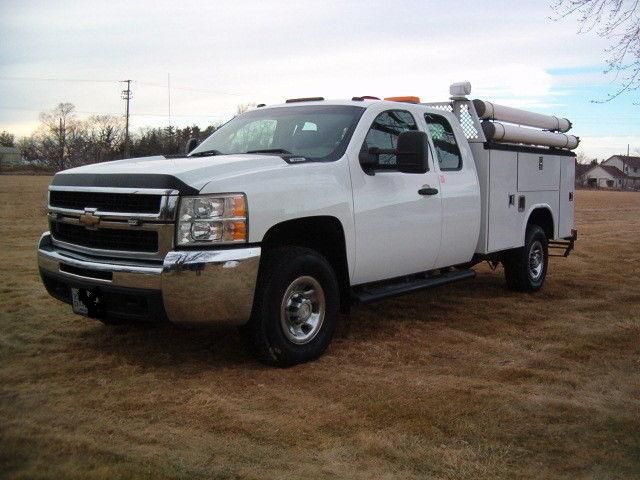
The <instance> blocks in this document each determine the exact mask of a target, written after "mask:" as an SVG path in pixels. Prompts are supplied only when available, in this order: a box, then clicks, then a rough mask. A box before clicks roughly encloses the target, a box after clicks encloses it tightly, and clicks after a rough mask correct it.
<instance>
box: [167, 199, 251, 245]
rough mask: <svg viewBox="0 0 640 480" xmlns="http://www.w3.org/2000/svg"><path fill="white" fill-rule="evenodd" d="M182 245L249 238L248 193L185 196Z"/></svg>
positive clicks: (180, 227) (180, 229)
mask: <svg viewBox="0 0 640 480" xmlns="http://www.w3.org/2000/svg"><path fill="white" fill-rule="evenodd" d="M176 239H177V244H178V245H197V244H203V243H235V242H246V241H247V199H246V197H245V196H244V194H229V195H200V196H197V197H182V198H181V199H180V211H179V215H178V230H177V235H176Z"/></svg>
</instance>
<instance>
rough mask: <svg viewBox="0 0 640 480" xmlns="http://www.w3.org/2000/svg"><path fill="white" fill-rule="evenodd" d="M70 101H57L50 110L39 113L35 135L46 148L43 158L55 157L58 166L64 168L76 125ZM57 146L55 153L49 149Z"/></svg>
mask: <svg viewBox="0 0 640 480" xmlns="http://www.w3.org/2000/svg"><path fill="white" fill-rule="evenodd" d="M74 110H75V106H74V105H73V104H72V103H59V104H58V106H57V107H55V108H54V109H53V110H51V111H50V112H42V113H41V114H40V123H41V125H40V128H39V130H38V132H36V135H39V136H40V137H41V139H42V142H41V143H42V146H43V147H44V148H45V149H46V150H47V153H48V154H47V156H46V157H45V158H49V159H53V158H57V162H58V168H59V169H60V170H64V168H65V160H66V159H67V157H68V156H69V155H68V154H69V139H70V137H72V136H74V131H75V130H76V129H77V127H78V122H77V121H76V118H75V114H74V113H73V111H74ZM56 148H57V155H53V154H52V152H51V151H50V150H53V149H56Z"/></svg>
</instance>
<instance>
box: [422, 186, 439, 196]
mask: <svg viewBox="0 0 640 480" xmlns="http://www.w3.org/2000/svg"><path fill="white" fill-rule="evenodd" d="M418 193H419V194H420V195H437V194H438V189H437V188H432V187H424V188H421V189H420V190H418Z"/></svg>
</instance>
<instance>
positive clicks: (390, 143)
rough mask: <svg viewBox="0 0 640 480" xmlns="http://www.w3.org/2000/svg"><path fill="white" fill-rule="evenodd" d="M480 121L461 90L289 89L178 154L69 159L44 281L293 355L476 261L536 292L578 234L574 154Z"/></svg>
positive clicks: (96, 301)
mask: <svg viewBox="0 0 640 480" xmlns="http://www.w3.org/2000/svg"><path fill="white" fill-rule="evenodd" d="M554 118H555V117H554ZM481 120H482V119H481V118H480V116H479V115H478V113H477V111H476V110H475V107H474V104H473V102H471V101H470V100H467V99H466V98H465V97H457V98H454V99H452V101H451V102H444V103H438V104H422V103H420V102H419V100H418V99H416V98H413V97H401V98H394V99H387V100H379V99H375V98H370V97H354V98H352V99H351V100H344V101H327V100H324V99H322V98H312V99H293V100H289V101H287V102H286V103H284V104H282V105H275V106H270V107H261V108H257V109H255V110H252V111H250V112H246V113H244V114H242V115H239V116H237V117H235V118H234V119H233V120H231V121H230V122H228V123H227V124H225V125H223V126H222V127H221V128H219V129H218V130H217V131H216V132H215V133H213V134H212V135H211V136H210V137H209V138H207V139H206V140H204V141H203V142H202V143H201V144H200V145H198V146H197V147H196V148H195V149H193V150H192V151H191V152H188V154H185V155H184V156H179V157H172V158H167V157H163V156H158V157H147V158H138V159H126V160H119V161H114V162H106V163H102V164H94V165H88V166H84V167H79V168H75V169H71V170H66V171H63V172H60V173H58V174H57V175H56V176H55V177H54V179H53V181H52V183H51V185H50V187H49V213H48V219H49V226H50V229H49V231H48V232H45V233H44V234H43V236H42V237H41V239H40V242H39V246H38V263H39V269H40V273H41V276H42V279H43V282H44V284H45V286H46V288H47V290H48V291H49V293H50V294H51V295H52V296H54V297H55V298H57V299H59V300H62V301H64V302H67V303H70V304H71V305H72V306H73V309H74V311H75V312H76V313H79V314H81V315H85V316H90V317H94V318H97V319H99V320H102V321H103V322H105V323H111V322H116V321H122V320H132V319H133V320H152V321H155V320H161V319H168V320H170V321H171V322H174V323H183V324H191V325H194V324H195V325H212V324H220V323H224V324H231V325H236V326H239V327H241V331H242V332H243V334H244V335H246V336H247V337H248V338H249V340H250V343H251V345H253V348H254V350H255V351H256V353H257V354H258V355H259V357H260V358H262V359H263V360H265V361H266V362H268V363H271V364H275V365H282V366H285V365H291V364H295V363H299V362H303V361H307V360H310V359H313V358H316V357H317V356H319V355H320V354H322V352H323V351H324V350H325V349H326V347H327V345H328V344H329V342H330V340H331V337H332V335H333V332H334V329H335V326H336V323H337V321H338V313H339V312H340V311H342V312H348V311H349V309H350V307H351V305H352V304H353V303H356V302H370V301H375V300H380V299H383V298H386V297H389V296H392V295H398V294H402V293H407V292H411V291H415V290H418V289H422V288H430V287H435V286H439V285H443V284H446V283H451V282H454V281H460V280H467V279H470V278H472V277H473V276H474V271H473V270H472V269H471V267H472V266H473V265H474V264H476V263H478V262H480V261H484V260H487V261H490V262H492V263H494V264H497V263H503V264H504V266H505V273H506V277H507V284H508V285H509V286H510V287H512V288H515V289H518V290H523V291H536V290H538V289H539V288H541V287H542V284H543V283H544V279H545V276H546V271H547V267H548V255H549V253H548V252H549V248H550V247H551V248H562V249H564V251H565V252H566V253H568V251H570V249H571V248H573V242H574V240H575V233H574V232H573V179H572V178H571V172H572V167H573V162H574V156H573V154H572V153H571V152H570V150H567V149H565V150H562V149H551V148H548V147H543V146H540V145H537V146H526V145H523V144H521V143H520V144H513V143H502V144H499V143H496V142H492V141H491V138H488V136H489V135H490V134H491V133H490V132H489V130H490V129H489V128H488V127H485V126H484V125H483V124H482V122H481ZM485 130H486V131H487V133H485ZM510 133H511V134H512V135H515V137H514V138H518V137H517V135H518V133H519V132H518V131H515V133H513V132H510ZM547 133H549V132H547ZM556 135H559V134H556ZM545 138H546V137H545ZM549 138H551V137H549ZM553 138H555V137H553ZM543 140H544V139H543ZM536 141H540V140H536ZM554 141H555V140H554ZM540 159H541V160H540ZM563 222H564V223H563Z"/></svg>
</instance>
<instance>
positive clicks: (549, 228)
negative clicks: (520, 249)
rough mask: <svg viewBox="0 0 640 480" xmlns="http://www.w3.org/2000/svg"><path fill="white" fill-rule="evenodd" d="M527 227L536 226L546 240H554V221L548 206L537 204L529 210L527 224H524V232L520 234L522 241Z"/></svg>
mask: <svg viewBox="0 0 640 480" xmlns="http://www.w3.org/2000/svg"><path fill="white" fill-rule="evenodd" d="M529 225H538V226H539V227H540V228H542V229H543V230H544V233H545V235H546V236H547V239H549V240H552V239H553V238H555V228H556V219H555V217H554V215H553V211H552V209H551V208H550V207H549V205H547V204H539V205H534V206H533V207H532V208H531V210H530V212H529V215H528V216H527V222H526V223H525V224H524V231H523V232H522V238H523V239H524V238H525V235H526V234H527V228H528V227H529Z"/></svg>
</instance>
